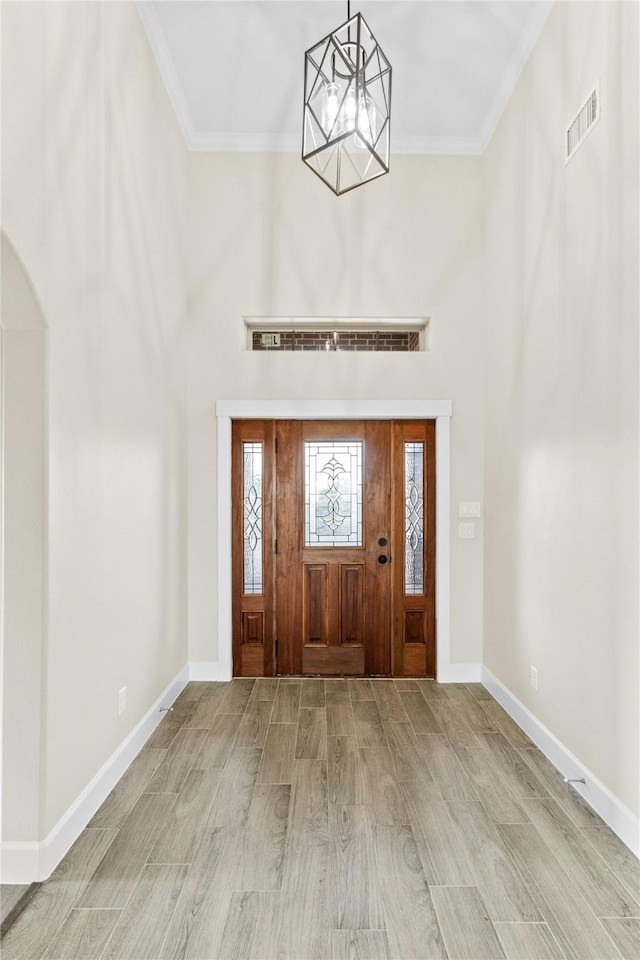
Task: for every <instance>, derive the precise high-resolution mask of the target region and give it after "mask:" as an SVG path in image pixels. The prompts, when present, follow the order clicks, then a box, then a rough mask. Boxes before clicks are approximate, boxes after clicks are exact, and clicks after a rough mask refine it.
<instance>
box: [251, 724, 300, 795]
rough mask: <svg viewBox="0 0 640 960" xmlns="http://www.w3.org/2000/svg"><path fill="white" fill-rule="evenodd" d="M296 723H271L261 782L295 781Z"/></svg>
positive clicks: (259, 775) (263, 756)
mask: <svg viewBox="0 0 640 960" xmlns="http://www.w3.org/2000/svg"><path fill="white" fill-rule="evenodd" d="M297 733H298V725H297V724H296V723H270V724H269V729H268V731H267V737H266V740H265V744H264V750H263V752H262V765H261V767H260V772H259V773H258V782H259V783H293V776H294V774H293V768H294V757H295V751H296V736H297Z"/></svg>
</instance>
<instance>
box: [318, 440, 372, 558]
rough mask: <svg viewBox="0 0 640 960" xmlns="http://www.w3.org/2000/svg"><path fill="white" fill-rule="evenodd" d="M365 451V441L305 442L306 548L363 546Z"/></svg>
mask: <svg viewBox="0 0 640 960" xmlns="http://www.w3.org/2000/svg"><path fill="white" fill-rule="evenodd" d="M362 448H363V443H362V441H361V440H335V441H326V440H319V441H318V440H308V441H306V442H305V445H304V513H305V524H304V530H305V534H304V542H305V546H307V547H361V546H362Z"/></svg>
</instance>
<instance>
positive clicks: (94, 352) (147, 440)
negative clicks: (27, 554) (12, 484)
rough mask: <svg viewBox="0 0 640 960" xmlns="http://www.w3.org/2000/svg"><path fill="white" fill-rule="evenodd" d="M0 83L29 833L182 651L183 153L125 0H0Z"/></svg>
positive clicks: (12, 637)
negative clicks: (28, 382)
mask: <svg viewBox="0 0 640 960" xmlns="http://www.w3.org/2000/svg"><path fill="white" fill-rule="evenodd" d="M2 85H3V101H2V199H3V209H2V216H3V229H4V230H5V231H6V234H7V236H8V238H9V239H10V240H11V242H12V243H13V245H14V246H15V249H16V250H17V251H18V253H19V255H20V257H21V259H22V261H23V262H24V264H25V267H26V269H27V271H28V273H29V275H30V278H31V281H32V283H33V285H34V288H35V291H36V293H37V296H38V298H39V300H40V302H41V304H42V309H43V312H44V316H45V318H46V323H47V326H48V356H47V359H46V365H47V369H48V402H47V407H48V423H47V432H48V449H47V457H48V461H49V475H48V490H47V499H48V539H49V550H48V581H47V588H46V593H47V595H48V629H47V630H46V643H45V649H44V654H43V658H42V663H41V665H40V666H41V668H42V669H43V670H44V671H45V674H44V677H45V679H44V684H45V691H46V694H45V696H44V699H43V701H42V708H43V710H44V730H45V731H46V733H45V735H44V737H43V742H42V745H41V751H40V762H41V764H42V767H43V771H44V776H43V784H44V796H43V802H42V809H41V820H40V825H39V833H37V834H36V835H34V832H33V823H32V822H29V824H27V823H26V822H25V817H24V816H21V815H20V812H19V810H18V807H17V804H16V803H15V802H6V803H5V817H4V824H3V830H4V832H3V838H4V839H6V840H34V839H37V838H38V837H40V838H42V837H43V836H45V835H46V834H47V833H48V832H49V831H50V830H51V828H52V827H53V826H54V825H55V823H56V822H57V821H58V819H59V818H60V817H61V816H62V814H63V813H65V812H66V810H67V809H68V807H69V806H70V805H71V803H72V802H73V801H74V800H75V799H76V797H77V796H78V795H79V794H80V793H81V791H82V790H83V789H84V787H85V786H86V785H87V784H88V782H89V781H90V780H91V779H92V778H93V776H94V775H95V774H96V773H97V771H98V770H99V769H100V767H101V766H102V765H103V764H104V762H105V761H106V760H107V759H108V758H109V756H110V755H111V753H112V752H113V751H114V750H115V749H116V747H118V746H119V745H120V743H121V742H122V741H123V739H124V738H125V737H126V735H127V734H128V733H129V732H130V730H131V729H132V728H133V727H134V726H135V725H136V724H137V722H138V721H139V720H140V719H141V717H142V716H143V715H144V714H145V712H146V711H147V710H148V709H149V707H150V706H151V705H152V703H153V702H154V700H155V699H156V698H157V697H158V696H159V695H160V693H161V692H162V690H163V689H164V688H165V687H166V686H167V684H168V683H169V682H170V681H171V680H173V679H174V677H175V676H176V674H177V672H178V671H179V670H180V669H181V668H182V667H183V665H184V663H185V661H186V659H187V641H186V560H185V553H186V551H185V543H186V472H185V455H186V454H185V449H184V437H185V434H186V430H185V426H184V397H185V394H186V389H185V373H186V364H185V362H184V358H185V351H184V348H183V345H182V338H183V328H184V324H185V308H186V297H185V287H184V266H183V260H182V253H183V234H184V211H185V204H186V191H185V184H186V158H187V153H186V148H185V146H184V143H183V141H182V137H181V134H180V132H179V129H178V125H177V123H176V120H175V117H174V115H173V112H172V110H171V107H170V105H169V103H168V99H167V97H166V93H165V91H164V88H163V86H162V82H161V80H160V77H159V75H158V72H157V68H156V66H155V63H154V61H153V58H152V55H151V52H150V50H149V47H148V44H147V41H146V38H145V35H144V32H143V30H142V27H141V24H140V21H139V18H138V15H137V12H136V10H135V7H133V5H130V4H121V3H109V4H107V3H26V4H25V3H13V2H9V3H3V4H2ZM6 319H7V318H5V317H3V322H5V320H6ZM9 319H10V318H9ZM5 455H6V456H8V457H11V456H12V452H11V449H10V448H7V449H5ZM15 462H16V463H17V461H15ZM25 470H26V467H25ZM24 479H25V481H26V479H27V477H26V476H25V478H24ZM5 586H7V584H5ZM8 586H9V587H10V584H9V585H8ZM34 629H35V628H34ZM4 640H5V662H6V658H7V656H9V658H10V657H11V655H12V651H13V652H15V650H16V645H18V644H19V643H20V636H19V634H18V632H17V631H14V630H8V631H7V633H6V635H5V638H4ZM37 668H38V665H37V664H35V665H33V669H34V670H35V669H37ZM30 682H31V681H30ZM125 685H126V686H127V687H128V708H127V710H126V712H125V713H124V714H123V715H122V716H121V717H118V715H117V700H118V690H119V689H120V688H121V687H122V686H125ZM7 708H8V705H7V704H5V710H7ZM17 709H18V710H19V713H18V714H17V715H16V714H14V713H12V716H11V719H10V720H9V721H8V722H10V723H11V724H12V727H13V728H14V729H15V728H16V727H17V726H19V725H20V723H21V722H22V721H23V720H24V719H25V717H28V715H29V713H30V711H31V709H32V707H31V703H30V702H29V700H28V699H25V700H24V701H23V702H22V703H21V704H19V705H18V707H17ZM5 719H6V718H5ZM34 736H35V735H34ZM32 739H33V738H32ZM15 742H16V741H14V743H15ZM20 745H21V749H22V750H23V751H24V752H25V754H27V755H28V754H29V751H30V750H36V751H37V750H38V744H37V743H26V742H25V741H24V738H22V740H21V741H20ZM31 766H33V765H31ZM36 766H37V765H36ZM33 778H34V773H33V770H31V769H30V768H25V770H24V771H23V772H22V773H21V774H20V776H19V777H18V779H16V778H15V777H12V778H11V781H10V783H7V784H5V786H6V787H7V788H8V789H10V790H11V791H13V794H12V795H13V799H14V800H15V798H16V797H17V798H20V797H29V798H30V797H31V796H32V795H33V790H34V789H35V788H36V785H35V784H34V782H33ZM5 800H6V798H5Z"/></svg>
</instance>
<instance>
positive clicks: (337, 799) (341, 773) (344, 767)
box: [327, 736, 364, 804]
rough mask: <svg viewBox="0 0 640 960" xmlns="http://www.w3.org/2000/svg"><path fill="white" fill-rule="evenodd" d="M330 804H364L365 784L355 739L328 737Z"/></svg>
mask: <svg viewBox="0 0 640 960" xmlns="http://www.w3.org/2000/svg"><path fill="white" fill-rule="evenodd" d="M327 766H328V784H329V802H330V803H346V804H351V803H362V802H363V795H364V782H363V777H362V769H361V766H360V753H359V751H358V744H357V742H356V738H355V736H354V737H327Z"/></svg>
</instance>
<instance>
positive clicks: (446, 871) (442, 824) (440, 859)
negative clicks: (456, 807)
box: [402, 782, 475, 886]
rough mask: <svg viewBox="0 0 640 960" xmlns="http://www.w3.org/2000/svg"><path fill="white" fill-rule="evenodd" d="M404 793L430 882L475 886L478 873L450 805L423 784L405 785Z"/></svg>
mask: <svg viewBox="0 0 640 960" xmlns="http://www.w3.org/2000/svg"><path fill="white" fill-rule="evenodd" d="M402 793H403V797H404V800H405V805H406V809H407V812H408V814H409V820H410V822H411V826H412V827H413V833H414V837H415V841H416V845H417V847H418V853H419V855H420V859H421V861H422V865H423V869H424V872H425V876H426V878H427V882H428V883H429V884H435V885H439V886H447V885H451V886H458V885H463V886H464V885H474V884H475V873H474V871H473V868H472V865H471V856H470V851H469V847H468V846H467V843H466V840H465V836H464V833H463V832H462V831H461V830H459V829H458V827H457V826H456V824H455V823H454V822H453V820H452V819H451V816H450V814H449V811H448V809H447V806H446V804H445V803H444V801H443V800H441V799H434V798H433V795H432V791H431V790H430V789H427V790H426V791H425V785H424V784H423V783H419V782H413V783H404V784H403V785H402Z"/></svg>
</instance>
